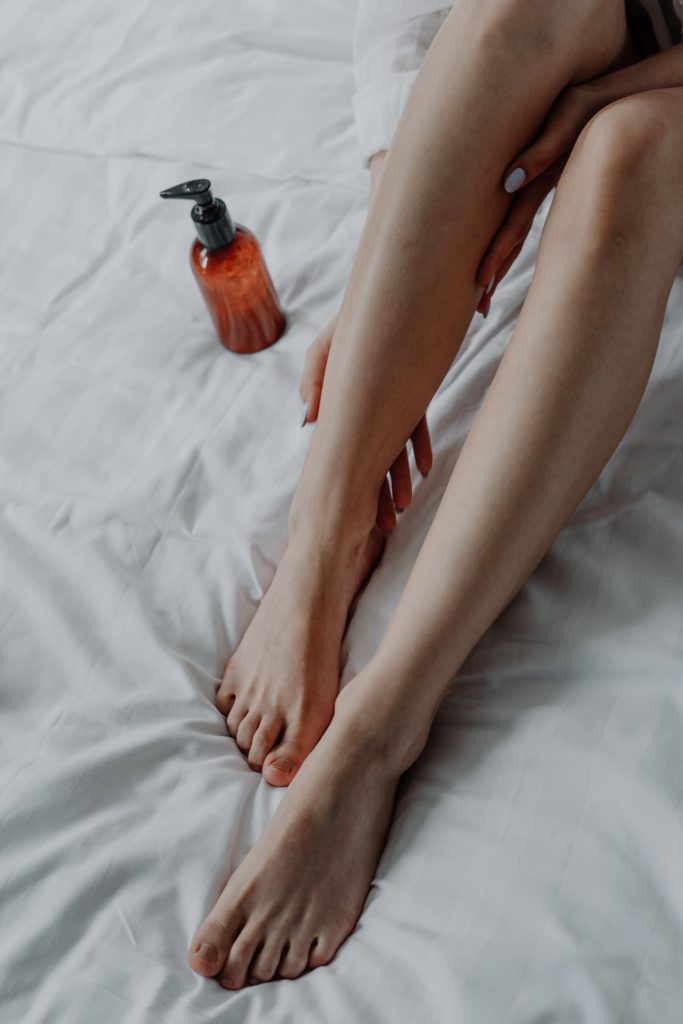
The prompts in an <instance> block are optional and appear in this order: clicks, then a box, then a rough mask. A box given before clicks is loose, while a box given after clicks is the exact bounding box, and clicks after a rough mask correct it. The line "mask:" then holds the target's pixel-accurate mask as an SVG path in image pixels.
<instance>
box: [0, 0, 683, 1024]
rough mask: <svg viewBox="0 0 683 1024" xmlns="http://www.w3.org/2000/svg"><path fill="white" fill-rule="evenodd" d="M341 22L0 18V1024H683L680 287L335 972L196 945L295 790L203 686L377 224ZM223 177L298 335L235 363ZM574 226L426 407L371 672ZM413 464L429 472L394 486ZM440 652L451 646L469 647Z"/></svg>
mask: <svg viewBox="0 0 683 1024" xmlns="http://www.w3.org/2000/svg"><path fill="white" fill-rule="evenodd" d="M354 15H355V5H354V3H352V2H350V0H290V2H288V3H286V4H284V3H276V2H275V0H259V2H258V3H255V2H253V0H231V2H230V4H222V3H219V2H217V0H195V2H194V3H191V4H190V3H188V2H186V0H165V2H163V3H162V2H161V0H137V2H135V3H132V2H131V0H126V2H122V3H117V4H108V5H92V4H90V5H86V4H84V3H82V2H80V0H63V2H62V3H61V4H59V5H54V4H49V3H47V0H24V2H23V3H22V4H9V3H6V4H4V6H3V11H2V23H3V32H2V35H1V36H0V83H1V85H2V96H3V103H2V106H1V107H0V168H1V171H0V173H1V175H2V192H1V194H2V205H1V207H0V209H1V219H0V223H1V225H2V233H3V238H4V242H3V251H4V254H5V255H4V258H3V260H2V261H1V262H0V302H1V312H2V319H1V335H0V438H1V441H0V696H1V700H2V715H1V716H0V744H1V747H0V752H1V757H2V783H3V785H2V792H1V794H0V822H1V833H0V835H1V850H0V916H1V927H0V1021H2V1024H19V1022H21V1024H48V1022H50V1024H90V1022H92V1021H96V1022H97V1024H121V1022H125V1024H162V1022H163V1024H189V1022H193V1024H195V1022H196V1024H213V1022H221V1024H233V1022H234V1024H237V1022H239V1024H251V1022H262V1021H263V1020H272V1021H277V1022H278V1024H289V1022H297V1024H302V1022H305V1024H309V1022H310V1024H320V1022H324V1024H349V1022H351V1021H354V1022H356V1021H358V1022H362V1024H453V1022H457V1024H494V1022H495V1024H550V1022H552V1024H560V1022H562V1024H573V1022H589V1024H615V1022H620V1024H635V1022H642V1024H645V1022H648V1024H651V1022H652V1021H657V1022H658V1024H673V1022H674V1021H676V1022H680V1007H681V1002H682V999H683V984H682V983H681V974H680V963H681V957H682V955H683V875H682V873H681V865H682V864H683V819H682V817H681V802H682V798H683V762H682V759H681V745H682V742H683V690H682V681H683V680H682V676H683V628H682V623H681V609H682V608H683V472H682V470H683V406H682V405H681V400H680V396H681V393H682V389H683V270H682V272H681V273H679V275H678V277H677V279H676V281H675V282H674V286H673V290H672V292H671V296H670V300H669V303H668V307H667V310H666V317H665V322H664V327H663V331H662V337H661V342H660V347H659V350H658V353H657V358H656V362H655V366H654V369H653V373H652V376H651V378H650V381H649V383H648V386H647V390H646V393H645V396H644V398H643V401H642V403H641V405H640V407H639V409H638V411H637V413H636V416H635V418H634V419H633V421H632V423H631V425H630V427H629V429H628V431H627V433H626V435H625V437H624V439H623V440H622V442H621V443H620V445H619V447H618V449H617V451H616V452H615V454H614V456H613V458H612V459H611V460H610V462H609V463H608V465H607V466H606V468H605V470H604V471H603V473H602V474H601V476H600V478H599V479H598V481H597V482H596V484H595V486H594V487H593V488H592V489H591V491H590V492H589V494H588V495H587V496H586V498H585V499H584V501H583V502H582V503H581V505H580V506H579V508H578V509H577V511H576V513H575V515H574V516H573V517H572V519H571V520H570V522H569V523H568V524H567V526H566V527H565V529H563V530H562V532H561V533H560V535H559V536H558V538H557V540H556V542H555V544H554V545H553V546H552V548H551V550H550V551H549V553H548V554H547V556H546V557H545V558H544V559H543V561H542V562H541V564H540V565H539V567H538V569H537V570H536V571H535V572H534V574H533V576H532V577H531V579H530V580H529V581H528V583H527V584H526V586H525V587H524V588H523V589H522V591H521V592H520V593H519V594H518V595H517V597H516V598H515V599H514V600H513V602H512V603H511V604H510V605H509V607H508V608H507V609H506V611H505V612H504V613H503V614H502V615H501V616H500V618H499V619H498V620H497V621H496V623H494V625H493V626H492V627H491V628H490V630H489V631H488V632H487V633H486V634H485V636H484V637H483V638H482V640H481V641H480V643H479V644H478V645H477V647H476V648H475V649H474V651H473V652H472V654H471V655H470V657H469V658H468V660H467V661H466V663H465V665H464V666H463V668H462V670H461V672H460V673H459V675H458V677H457V678H456V679H454V680H453V683H452V685H451V687H450V689H449V693H448V696H447V698H446V700H445V701H444V703H443V705H442V707H441V709H440V711H439V713H438V716H437V718H436V721H435V723H434V727H433V730H432V734H431V737H430V741H429V744H428V746H427V748H426V749H425V751H424V753H423V755H422V756H421V757H420V759H419V760H418V761H417V763H416V764H415V766H414V767H413V768H412V769H411V771H410V772H409V773H407V774H406V775H405V776H404V777H403V779H402V782H401V787H400V790H399V795H398V800H397V805H396V813H395V818H394V821H393V824H392V828H391V831H390V835H389V839H388V843H387V846H386V849H385V851H384V853H383V855H382V858H381V860H380V863H379V865H378V868H377V873H376V877H375V879H374V880H373V884H372V887H371V889H370V892H369V894H368V899H367V903H366V907H365V910H364V913H363V915H362V917H361V919H360V921H359V923H358V925H357V927H356V929H355V930H354V932H353V933H352V934H351V935H350V936H349V938H348V939H347V940H346V942H345V943H344V944H343V945H342V947H341V948H340V950H339V952H338V953H337V955H336V957H335V959H334V960H333V961H332V962H331V963H330V964H329V965H328V966H325V967H321V968H318V969H316V970H313V971H311V972H310V973H307V974H306V975H304V976H302V977H301V978H299V979H296V980H294V981H286V980H277V981H274V982H271V983H269V984H265V985H260V986H256V987H251V988H246V989H243V990H241V991H238V992H232V993H231V992H227V991H225V990H223V989H221V988H220V987H219V986H218V985H217V984H216V983H215V982H213V981H207V980H204V979H202V978H200V977H198V976H196V975H195V974H193V973H192V972H191V971H190V969H189V967H188V966H187V965H186V960H185V957H186V950H187V946H188V943H189V941H190V939H191V937H192V935H193V933H194V930H195V929H196V927H197V925H198V924H199V923H200V921H201V920H202V919H203V917H204V915H205V914H206V912H207V911H208V910H209V908H210V907H211V905H212V904H213V902H214V901H215V899H216V896H217V894H218V892H219V891H220V888H221V887H222V885H223V884H224V883H225V880H226V879H227V877H228V876H229V874H230V872H231V871H232V870H233V869H234V868H235V866H236V865H237V864H238V863H239V861H240V860H241V859H242V858H243V857H244V856H245V854H246V853H247V852H248V850H249V848H250V847H251V845H252V844H253V843H254V842H255V840H256V839H257V838H258V836H259V835H260V834H261V833H262V831H263V829H264V827H265V825H266V823H267V822H268V820H269V819H270V817H271V816H272V814H273V812H274V811H275V809H276V808H277V806H278V804H279V802H280V800H282V799H283V797H284V796H285V793H286V791H283V790H277V789H272V788H270V787H269V786H268V785H267V783H265V782H264V780H263V779H262V778H261V776H260V775H259V774H257V773H254V772H252V771H251V770H250V769H249V768H248V767H247V765H246V762H245V760H244V758H243V756H242V754H241V753H240V752H239V750H238V749H237V748H236V746H235V744H234V742H233V741H232V740H231V739H230V738H229V737H228V736H227V733H226V729H225V721H224V719H223V718H222V716H221V715H220V714H219V712H218V711H217V710H216V708H215V707H214V705H213V695H214V691H215V686H216V682H217V681H218V680H219V679H220V677H221V674H222V668H223V665H224V663H225V661H226V659H227V657H228V655H229V654H230V652H231V651H232V650H233V649H234V648H235V647H236V645H237V644H238V642H239V640H240V638H241V636H242V634H243V633H244V631H245V629H246V627H247V624H248V623H249V621H250V620H251V618H252V616H253V615H254V613H255V611H256V608H257V607H258V604H259V601H260V599H261V597H262V595H263V593H264V591H265V590H266V588H267V587H268V585H269V583H270V580H271V579H272V576H273V573H274V571H275V568H276V566H277V563H278V560H279V558H280V557H281V555H282V552H283V550H284V546H285V542H286V533H287V509H288V505H289V501H290V499H291V495H292V492H293V489H294V486H295V483H296V480H297V477H298V474H299V472H300V470H301V466H302V463H303V459H304V456H305V453H306V449H307V446H308V444H309V441H310V437H311V431H312V430H314V429H315V428H314V427H308V428H306V429H305V430H301V429H300V427H299V423H300V419H301V402H300V399H299V396H298V381H299V377H300V373H301V370H302V368H303V362H304V357H305V352H306V348H307V346H308V345H309V344H310V342H311V341H312V340H313V338H314V337H315V335H316V333H317V332H318V330H319V329H320V328H321V327H322V326H323V324H325V323H326V321H327V320H328V319H329V318H330V317H331V316H332V315H333V313H334V312H336V310H337V308H338V306H339V304H340V301H341V297H342V294H343V290H344V287H345V283H346V280H347V278H348V275H349V272H350V268H351V264H352V260H353V254H354V251H355V246H356V245H357V242H358V239H359V237H360V233H361V230H362V227H363V223H364V218H365V213H366V209H367V195H368V185H369V182H368V174H367V171H365V170H364V169H362V167H361V163H360V158H359V154H358V150H357V139H356V134H355V128H354V122H353V117H352V105H351V99H352V93H353V63H352V46H351V40H352V30H353V22H354ZM192 177H208V178H210V179H211V181H212V184H213V186H214V188H215V191H216V193H217V194H218V195H220V196H221V197H222V198H223V199H224V200H225V201H226V203H227V205H228V208H229V210H230V212H231V214H232V216H233V218H234V219H235V220H236V221H237V222H238V223H242V224H245V225H246V226H248V227H249V228H250V229H251V230H252V231H253V232H254V233H255V234H256V236H257V237H258V239H259V241H260V243H261V245H262V249H263V253H264V257H265V260H266V262H267V265H268V267H269V269H270V272H271V275H272V277H273V280H274V282H275V285H276V288H277V291H278V294H279V296H280V299H281V301H282V304H283V306H284V307H285V309H286V311H287V315H288V329H287V332H286V333H285V334H284V336H283V337H282V338H281V339H280V340H279V341H278V342H277V344H276V345H274V346H273V347H272V348H270V349H267V350H264V351H262V352H260V353H257V354H255V355H251V356H237V355H234V354H232V353H229V352H226V351H225V350H223V349H222V348H221V347H220V345H219V344H218V342H217V341H216V338H215V335H214V333H213V329H212V326H211V323H210V321H209V319H208V316H207V313H206V310H205V308H204V306H203V303H202V298H201V295H200V293H199V291H198V290H197V288H196V285H195V283H194V281H193V279H192V276H191V273H190V269H189V247H190V244H191V241H192V238H193V232H192V226H191V222H190V219H189V216H188V214H189V205H182V204H175V205H172V204H168V203H164V202H163V201H162V200H160V199H159V197H158V193H159V191H160V190H161V189H163V188H166V187H168V186H170V185H173V184H175V183H177V182H180V181H183V180H186V179H188V178H192ZM550 201H551V197H549V198H548V199H547V200H546V202H545V203H544V205H543V207H542V208H541V210H540V211H539V213H538V215H537V218H536V220H535V222H534V226H533V229H532V232H531V235H530V238H529V241H528V243H527V245H526V246H525V248H524V250H523V253H522V255H521V257H520V259H519V260H518V261H517V263H516V264H515V265H514V267H513V269H512V271H511V272H510V274H509V275H508V276H507V277H506V278H505V280H504V281H503V282H502V284H501V286H500V288H499V289H498V290H497V291H496V295H495V298H494V302H493V304H492V307H491V312H490V315H489V317H488V318H487V319H486V321H484V320H483V319H482V318H481V317H480V316H475V318H474V320H473V321H472V324H471V327H470V330H469V332H468V334H467V337H466V339H465V342H464V344H463V347H462V349H461V351H460V353H459V355H458V357H457V358H456V359H455V361H454V363H453V365H452V366H451V368H450V370H449V372H448V374H447V376H446V378H445V379H444V382H443V384H442V386H441V387H440V389H439V391H438V393H437V395H436V396H435V398H434V400H433V401H432V403H431V405H430V407H429V411H428V418H429V423H430V427H431V431H432V436H433V442H434V450H435V463H434V469H433V471H432V473H430V475H429V477H428V478H427V479H426V480H422V479H418V476H419V474H417V472H416V470H415V466H414V464H413V463H412V461H411V467H412V471H413V479H414V483H415V499H414V502H413V504H412V505H411V507H410V508H409V509H408V510H407V511H406V512H405V513H404V514H403V516H402V517H401V520H400V524H399V526H398V528H397V530H396V532H395V533H394V534H393V535H392V537H391V538H390V540H389V542H388V545H387V549H386V551H385V554H384V557H383V560H382V563H381V565H380V567H379V568H378V570H377V572H376V573H375V575H374V576H373V578H372V580H371V581H370V583H369V584H368V586H367V588H366V589H365V590H364V592H363V594H362V596H361V598H360V600H359V602H358V605H357V608H356V611H355V614H354V616H353V619H352V621H351V623H350V626H349V629H348V631H347V634H346V636H345V639H344V645H343V652H342V653H343V675H342V684H343V685H344V684H346V683H347V682H348V681H349V679H351V678H352V677H353V676H354V674H355V673H356V672H357V671H358V670H359V669H360V668H361V667H362V666H363V665H364V664H365V663H366V662H367V660H368V659H369V658H370V657H371V656H372V654H373V652H374V650H375V648H376V645H377V643H378V641H379V638H380V637H381V635H382V632H383V630H384V628H385V627H386V624H387V622H388V620H389V617H390V615H391V612H392V610H393V608H394V606H395V604H396V603H397V601H398V598H399V596H400V592H401V588H402V586H403V584H404V582H405V580H406V578H407V576H408V573H409V571H410V568H411V565H412V562H413V560H414V558H415V555H416V553H417V551H418V549H419V546H420V544H421V541H422V539H423V537H424V535H425V533H426V530H427V528H428V526H429V523H430V521H431V518H432V517H433V515H434V512H435V509H436V507H437V505H438V502H439V499H440V496H441V494H442V493H443V490H444V488H445V486H446V483H447V480H448V477H449V474H450V472H451V470H452V467H453V465H454V462H455V460H456V458H457V455H458V452H459V450H460V446H461V445H462V442H463V439H464V437H465V436H466V433H467V430H468V429H469V425H470V423H471V421H472V418H473V416H474V414H475V412H476V410H477V408H478V406H479V403H480V401H481V399H482V397H483V395H484V393H485V391H486V388H487V387H488V385H489V383H490V381H491V379H492V377H493V374H494V373H495V370H496V366H497V364H498V361H499V360H500V357H501V355H502V353H503V351H504V349H505V346H506V344H507V342H508V340H509V338H510V335H511V332H512V329H513V327H514V324H515V321H516V318H517V315H518V313H519V310H520V308H521V304H522V302H523V299H524V296H525V293H526V290H527V288H528V285H529V282H530V279H531V275H532V273H533V268H534V261H535V254H536V247H537V244H538V238H539V234H540V231H541V228H542V224H543V220H544V217H545V215H546V213H547V209H548V207H549V203H550ZM411 460H412V456H411ZM453 628H454V629H455V628H457V623H453Z"/></svg>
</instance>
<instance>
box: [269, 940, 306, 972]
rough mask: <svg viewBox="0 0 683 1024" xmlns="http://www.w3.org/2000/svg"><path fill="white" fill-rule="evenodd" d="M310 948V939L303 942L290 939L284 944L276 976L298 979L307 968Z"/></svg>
mask: <svg viewBox="0 0 683 1024" xmlns="http://www.w3.org/2000/svg"><path fill="white" fill-rule="evenodd" d="M310 948H311V940H310V939H308V940H307V941H305V942H302V941H301V940H299V939H290V941H289V942H288V943H285V951H284V953H283V957H282V960H281V961H280V966H279V967H278V971H277V973H278V976H279V977H280V978H298V977H299V975H300V974H303V973H304V971H305V970H306V968H307V966H308V951H309V949H310Z"/></svg>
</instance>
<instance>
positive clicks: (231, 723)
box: [227, 697, 249, 737]
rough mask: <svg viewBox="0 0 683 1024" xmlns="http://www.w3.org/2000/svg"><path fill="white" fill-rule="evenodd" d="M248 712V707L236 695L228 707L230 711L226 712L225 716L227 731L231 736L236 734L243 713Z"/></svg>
mask: <svg viewBox="0 0 683 1024" xmlns="http://www.w3.org/2000/svg"><path fill="white" fill-rule="evenodd" d="M248 714H249V708H248V707H247V706H246V704H243V703H242V702H241V701H240V699H239V697H238V698H237V700H236V701H235V703H234V704H233V706H232V707H231V708H230V713H229V714H228V718H227V722H228V732H229V733H230V735H231V736H233V737H234V736H236V735H237V730H238V729H239V727H240V723H241V721H242V719H243V718H244V717H245V715H248Z"/></svg>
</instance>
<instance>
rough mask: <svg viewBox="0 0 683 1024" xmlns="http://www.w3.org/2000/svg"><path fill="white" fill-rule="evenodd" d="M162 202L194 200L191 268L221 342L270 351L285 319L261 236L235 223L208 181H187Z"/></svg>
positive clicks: (240, 348) (241, 349)
mask: <svg viewBox="0 0 683 1024" xmlns="http://www.w3.org/2000/svg"><path fill="white" fill-rule="evenodd" d="M159 194H160V196H161V197H162V199H192V200H194V206H193V207H192V213H191V216H192V220H193V222H194V226H195V231H196V232H197V237H196V239H195V240H194V242H193V243H192V247H191V249H190V266H191V267H192V272H193V274H194V276H195V279H196V281H197V284H198V285H199V290H200V291H201V293H202V295H203V297H204V301H205V302H206V305H207V307H208V309H209V313H210V314H211V317H212V319H213V322H214V325H215V327H216V332H217V334H218V337H219V339H220V341H221V344H223V345H224V346H225V348H227V349H229V351H230V352H237V353H242V354H243V353H249V352H258V351H260V349H262V348H268V346H269V345H272V344H273V343H274V342H276V341H277V339H278V338H279V337H280V336H281V334H282V332H283V331H284V329H285V326H286V318H285V315H284V313H283V311H282V309H281V307H280V303H279V301H278V297H277V294H276V291H275V287H274V285H273V282H272V280H271V277H270V274H269V273H268V268H267V267H266V265H265V262H264V259H263V255H262V253H261V248H260V246H259V243H258V241H257V239H256V236H255V235H254V234H252V232H251V231H249V229H248V228H246V227H245V226H244V225H243V224H237V223H235V222H233V220H232V219H231V217H230V214H229V213H228V211H227V209H226V206H225V203H224V202H223V200H222V199H218V198H217V197H216V198H215V199H214V197H213V196H212V194H211V182H210V181H208V180H207V179H206V178H197V179H196V180H194V181H185V182H183V183H182V184H181V185H175V186H174V187H173V188H167V189H165V190H164V191H163V192H160V193H159Z"/></svg>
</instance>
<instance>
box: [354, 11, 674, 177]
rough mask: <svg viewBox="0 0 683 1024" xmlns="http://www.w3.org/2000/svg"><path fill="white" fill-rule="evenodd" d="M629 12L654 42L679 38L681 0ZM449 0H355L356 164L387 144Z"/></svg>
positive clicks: (665, 45)
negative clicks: (643, 21)
mask: <svg viewBox="0 0 683 1024" xmlns="http://www.w3.org/2000/svg"><path fill="white" fill-rule="evenodd" d="M626 4H627V10H628V11H629V13H630V14H637V15H639V16H641V17H643V16H645V17H647V18H649V20H650V23H651V25H652V30H653V33H654V37H655V40H656V44H657V46H658V47H659V49H661V50H665V49H667V48H668V47H670V46H672V45H673V44H674V43H678V42H680V41H681V31H682V29H681V25H680V23H679V21H678V20H677V19H676V15H678V18H679V19H680V20H682V21H683V0H626ZM452 7H453V3H448V4H445V3H443V0H441V2H439V0H360V2H359V4H358V15H357V19H356V26H355V32H354V58H355V69H354V70H355V86H356V88H355V93H354V96H353V110H354V117H355V122H356V129H357V132H358V146H359V151H360V156H361V164H362V166H363V167H368V166H369V164H370V157H371V156H372V155H373V154H374V153H377V152H379V151H380V150H383V149H388V148H389V146H390V145H391V140H392V139H393V137H394V132H395V131H396V126H397V125H398V122H399V120H400V119H401V114H402V113H403V109H404V107H405V105H406V102H407V100H408V96H409V95H410V90H411V89H412V86H413V83H414V81H415V79H416V78H417V73H418V71H419V70H420V67H421V66H422V62H423V60H424V58H425V55H426V53H427V50H428V49H429V47H430V45H431V43H432V42H433V40H434V37H435V35H436V34H437V32H438V30H439V29H440V27H441V25H442V24H443V22H444V20H445V19H446V16H447V15H448V12H449V11H450V9H451V8H452Z"/></svg>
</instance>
